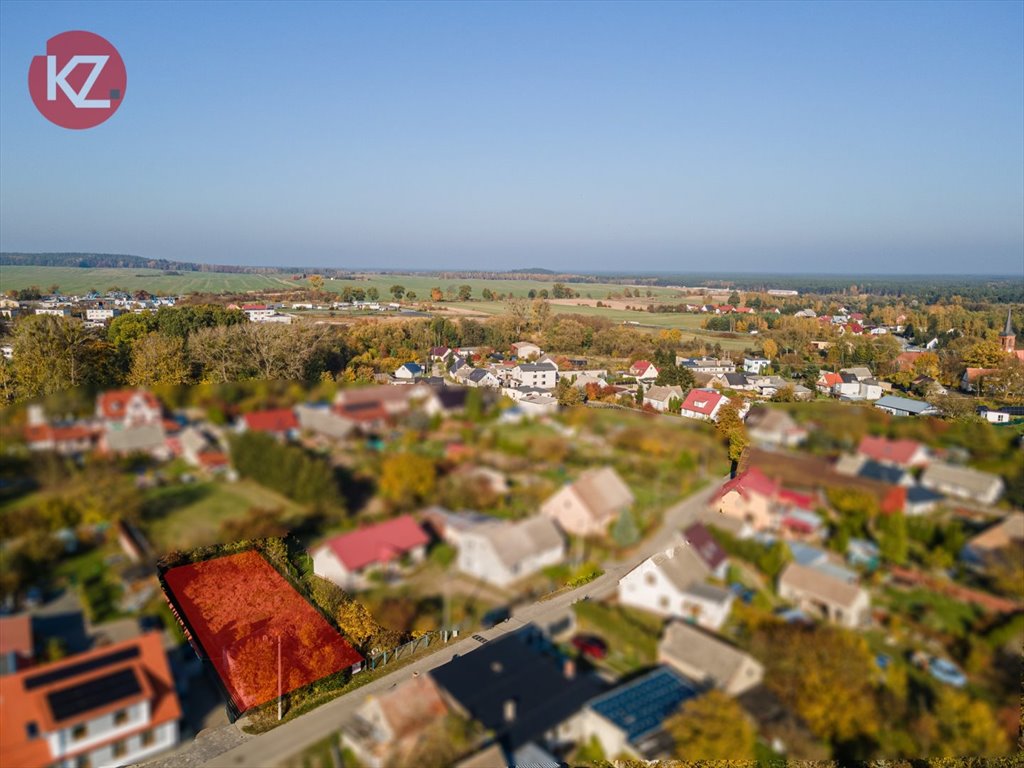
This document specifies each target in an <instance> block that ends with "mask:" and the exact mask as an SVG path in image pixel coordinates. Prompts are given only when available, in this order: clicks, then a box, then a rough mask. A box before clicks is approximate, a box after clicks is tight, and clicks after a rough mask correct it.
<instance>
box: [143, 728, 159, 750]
mask: <svg viewBox="0 0 1024 768" xmlns="http://www.w3.org/2000/svg"><path fill="white" fill-rule="evenodd" d="M155 743H156V734H155V733H153V731H143V732H142V746H144V747H151V746H153V745H154V744H155Z"/></svg>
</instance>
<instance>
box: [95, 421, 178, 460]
mask: <svg viewBox="0 0 1024 768" xmlns="http://www.w3.org/2000/svg"><path fill="white" fill-rule="evenodd" d="M106 440H107V449H108V450H110V451H114V452H115V453H132V452H134V451H152V450H155V449H157V448H160V447H162V446H164V445H166V440H167V436H166V434H165V433H164V427H163V424H160V423H156V424H140V425H139V426H137V427H128V428H127V429H118V430H114V431H112V432H107V438H106Z"/></svg>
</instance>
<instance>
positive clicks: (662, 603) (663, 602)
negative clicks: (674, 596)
mask: <svg viewBox="0 0 1024 768" xmlns="http://www.w3.org/2000/svg"><path fill="white" fill-rule="evenodd" d="M658 607H659V608H668V598H667V597H665V595H662V596H661V597H659V598H658Z"/></svg>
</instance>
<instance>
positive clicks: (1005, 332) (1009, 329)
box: [999, 307, 1016, 336]
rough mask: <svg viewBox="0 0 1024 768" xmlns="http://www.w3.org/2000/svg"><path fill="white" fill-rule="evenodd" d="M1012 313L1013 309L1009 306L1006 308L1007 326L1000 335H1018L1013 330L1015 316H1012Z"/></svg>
mask: <svg viewBox="0 0 1024 768" xmlns="http://www.w3.org/2000/svg"><path fill="white" fill-rule="evenodd" d="M1011 314H1012V310H1011V309H1010V308H1009V307H1007V309H1006V326H1005V327H1004V328H1003V332H1002V333H1001V334H999V335H1000V336H1015V335H1016V334H1015V333H1014V332H1013V318H1012V317H1011Z"/></svg>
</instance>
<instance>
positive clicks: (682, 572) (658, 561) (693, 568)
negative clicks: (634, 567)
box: [638, 544, 711, 592]
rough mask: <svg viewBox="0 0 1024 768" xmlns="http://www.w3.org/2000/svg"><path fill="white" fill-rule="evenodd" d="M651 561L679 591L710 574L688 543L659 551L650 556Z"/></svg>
mask: <svg viewBox="0 0 1024 768" xmlns="http://www.w3.org/2000/svg"><path fill="white" fill-rule="evenodd" d="M651 563H652V564H653V565H654V566H655V567H657V569H658V570H659V571H661V572H662V573H663V574H664V575H665V578H667V579H668V580H669V581H670V582H671V583H672V585H673V586H675V587H676V589H678V590H679V591H680V592H682V591H683V590H686V589H689V588H690V586H692V585H693V584H694V583H695V582H700V581H703V580H704V579H705V578H707V577H708V576H709V575H711V570H710V569H709V568H708V566H707V565H705V563H704V561H703V560H702V559H701V558H700V557H699V556H698V555H697V553H696V552H694V551H693V550H692V549H691V548H690V546H689V545H688V544H680V545H678V546H676V547H673V548H672V549H670V550H667V551H665V552H659V553H658V554H656V555H654V556H652V557H651ZM638 567H639V566H638Z"/></svg>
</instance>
